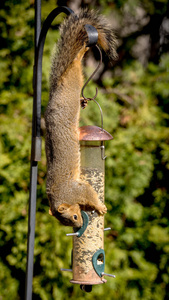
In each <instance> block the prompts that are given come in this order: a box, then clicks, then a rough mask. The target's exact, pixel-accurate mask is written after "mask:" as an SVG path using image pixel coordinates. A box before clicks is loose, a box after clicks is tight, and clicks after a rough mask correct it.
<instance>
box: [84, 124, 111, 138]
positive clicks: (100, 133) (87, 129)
mask: <svg viewBox="0 0 169 300" xmlns="http://www.w3.org/2000/svg"><path fill="white" fill-rule="evenodd" d="M112 139H113V137H112V135H111V134H110V133H108V132H107V131H106V130H104V129H102V128H100V127H98V126H91V125H88V126H82V127H80V128H79V141H108V140H112Z"/></svg>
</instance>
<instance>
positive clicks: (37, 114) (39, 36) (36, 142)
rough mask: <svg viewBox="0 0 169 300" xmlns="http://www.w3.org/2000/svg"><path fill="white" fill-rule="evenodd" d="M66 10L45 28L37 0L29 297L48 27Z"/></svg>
mask: <svg viewBox="0 0 169 300" xmlns="http://www.w3.org/2000/svg"><path fill="white" fill-rule="evenodd" d="M61 12H64V13H65V14H67V15H69V14H71V13H74V12H73V11H72V10H71V9H69V8H68V7H58V8H55V9H54V10H53V11H52V12H51V13H50V14H49V16H48V17H47V18H46V20H45V22H44V24H43V27H42V30H41V0H36V1H35V58H34V59H35V63H34V72H33V88H34V97H33V117H32V144H31V172H30V197H29V219H28V242H27V267H26V281H25V285H26V287H25V300H31V299H32V279H33V259H34V239H35V219H36V197H37V174H38V161H40V160H41V137H40V127H41V85H42V56H43V48H44V43H45V38H46V34H47V32H48V29H49V27H50V25H51V23H52V21H53V20H54V19H55V17H56V16H57V15H58V14H60V13H61Z"/></svg>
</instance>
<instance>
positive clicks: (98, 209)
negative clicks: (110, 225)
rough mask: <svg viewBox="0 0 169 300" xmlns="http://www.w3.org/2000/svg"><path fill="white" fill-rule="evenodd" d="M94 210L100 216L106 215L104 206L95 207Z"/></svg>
mask: <svg viewBox="0 0 169 300" xmlns="http://www.w3.org/2000/svg"><path fill="white" fill-rule="evenodd" d="M95 209H96V210H97V211H98V213H99V214H100V215H104V214H106V213H107V207H106V205H104V204H100V205H98V206H97V207H95Z"/></svg>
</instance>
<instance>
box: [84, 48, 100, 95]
mask: <svg viewBox="0 0 169 300" xmlns="http://www.w3.org/2000/svg"><path fill="white" fill-rule="evenodd" d="M95 46H96V47H97V49H98V50H99V53H100V61H99V64H98V66H97V67H96V69H95V70H94V72H93V73H92V74H91V75H90V77H89V78H88V80H87V81H86V82H85V84H84V86H83V88H82V97H83V99H84V100H87V101H89V100H94V99H95V98H96V97H97V93H98V89H97V88H96V94H95V96H94V97H93V98H86V97H85V96H84V89H85V87H86V86H87V84H88V83H89V81H90V80H91V79H92V78H93V76H94V75H95V74H96V72H97V71H98V69H99V68H100V66H101V64H102V52H101V50H100V48H99V46H97V45H95Z"/></svg>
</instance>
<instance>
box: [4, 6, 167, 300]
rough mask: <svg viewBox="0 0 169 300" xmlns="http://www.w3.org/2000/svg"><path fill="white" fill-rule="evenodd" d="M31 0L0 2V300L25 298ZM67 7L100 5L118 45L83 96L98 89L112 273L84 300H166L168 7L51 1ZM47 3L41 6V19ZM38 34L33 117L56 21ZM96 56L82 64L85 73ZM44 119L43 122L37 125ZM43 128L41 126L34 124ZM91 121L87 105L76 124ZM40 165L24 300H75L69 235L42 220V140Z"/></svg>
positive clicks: (94, 120)
mask: <svg viewBox="0 0 169 300" xmlns="http://www.w3.org/2000/svg"><path fill="white" fill-rule="evenodd" d="M33 4H34V1H27V2H25V1H23V0H16V1H12V2H11V1H9V0H6V1H1V3H0V25H1V26H0V33H1V34H0V67H1V70H2V71H1V77H0V89H1V92H0V93H1V98H0V99H1V100H0V112H1V119H0V122H1V140H0V153H1V161H0V165H1V168H0V181H1V186H0V191H1V200H0V201H1V202H0V207H1V210H0V218H1V224H0V237H1V238H0V246H1V261H0V266H1V272H0V273H1V274H0V279H1V280H0V298H1V299H5V300H8V299H10V300H16V299H24V280H25V278H24V276H25V275H24V274H25V268H26V242H27V207H28V198H29V169H30V143H31V116H32V93H33V92H32V69H33V57H34V53H33V26H34V7H33ZM57 4H58V5H68V6H69V7H71V8H72V9H74V10H75V11H78V10H79V8H80V7H86V6H87V7H89V8H94V9H97V8H98V9H99V10H100V11H101V12H102V13H103V14H105V15H106V16H107V18H109V20H110V22H111V23H112V26H113V27H114V28H115V29H116V33H117V37H118V39H119V48H118V53H119V59H118V61H116V62H115V63H114V66H113V67H112V66H110V64H109V61H108V59H107V58H106V56H105V55H104V56H103V64H102V68H101V70H100V71H99V73H98V74H97V76H96V77H95V80H94V81H93V82H92V83H90V84H89V86H88V87H87V90H86V94H87V93H88V94H89V95H90V94H91V95H93V94H94V93H95V87H96V85H97V86H99V95H98V101H99V103H100V104H101V106H102V109H103V113H104V128H105V129H106V130H108V131H109V132H110V133H111V134H112V135H113V136H114V140H113V141H112V142H109V143H108V144H107V147H106V155H107V156H108V158H107V160H106V204H107V207H108V213H107V215H106V216H105V221H106V223H107V225H108V226H110V227H112V230H111V231H110V232H109V233H106V237H105V252H106V272H107V273H113V274H116V279H108V282H107V283H106V286H105V285H101V286H97V287H95V288H93V291H92V293H90V294H86V295H85V298H86V299H101V297H105V295H107V294H109V298H110V299H123V300H129V299H130V300H131V299H135V300H137V299H138V300H140V299H146V300H148V299H154V300H163V299H165V300H167V299H168V298H169V275H168V274H169V261H168V257H169V220H168V212H169V184H168V178H169V154H168V153H169V138H168V137H169V128H168V123H169V101H168V99H169V88H168V86H169V85H168V78H169V76H168V70H169V54H168V53H167V51H168V36H169V35H168V34H169V29H168V28H169V26H168V23H169V15H168V14H169V10H168V1H167V0H156V1H151V0H144V1H140V0H137V1H134V0H123V1H122V0H114V1H109V0H106V1H105V0H104V1H103V0H79V1H70V0H69V1H59V0H58V2H57ZM55 6H56V1H54V0H48V1H47V0H43V1H42V19H43V20H44V19H45V17H46V16H47V15H48V14H49V12H50V11H51V10H52V9H53V8H55ZM61 21H62V17H59V19H58V20H57V21H55V22H54V23H53V24H52V27H51V30H50V31H49V33H48V35H47V40H46V44H45V49H44V59H43V93H42V114H43V112H44V110H45V107H46V104H47V101H48V76H49V75H48V74H49V70H50V59H49V57H50V55H51V53H52V48H53V45H54V42H55V41H56V40H57V39H58V36H59V35H58V31H57V24H56V22H57V23H60V22H61ZM93 55H94V58H95V60H97V59H98V57H97V53H95V51H94V49H93V54H92V53H91V52H90V53H89V54H88V55H87V56H86V60H85V66H86V68H85V72H86V76H88V75H89V74H90V73H91V71H92V70H93V68H94V65H95V60H94V59H93ZM42 121H43V120H42ZM42 124H43V123H42ZM83 124H96V125H100V115H99V110H98V108H97V106H96V105H95V104H94V103H89V105H88V107H87V108H86V109H85V110H84V111H82V113H81V125H83ZM42 150H43V151H42V154H43V155H42V160H41V162H40V163H39V173H38V197H37V216H36V239H35V264H34V281H33V299H36V300H38V299H44V300H46V299H48V300H52V299H59V300H60V299H64V300H65V299H69V298H71V299H77V298H78V299H83V298H84V294H83V292H82V291H81V290H80V289H79V286H72V284H70V283H69V279H71V274H70V273H68V274H67V273H63V274H61V272H60V268H61V267H69V266H70V256H71V240H70V239H68V238H67V237H66V236H65V234H66V232H69V230H70V229H68V228H66V227H64V226H62V225H60V224H59V222H58V221H56V220H55V219H54V218H51V217H50V216H49V215H48V201H47V197H46V193H45V176H46V159H45V153H44V143H43V149H42Z"/></svg>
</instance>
